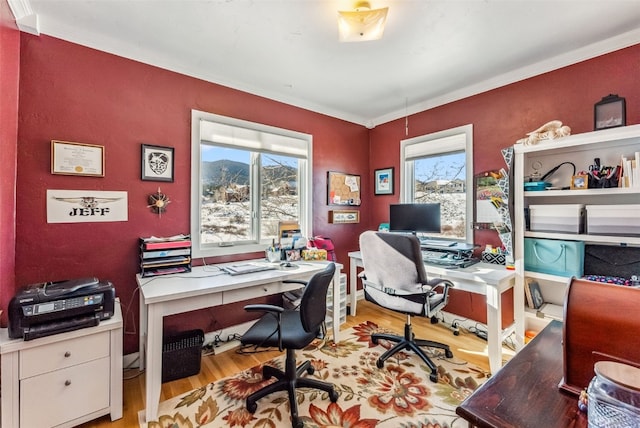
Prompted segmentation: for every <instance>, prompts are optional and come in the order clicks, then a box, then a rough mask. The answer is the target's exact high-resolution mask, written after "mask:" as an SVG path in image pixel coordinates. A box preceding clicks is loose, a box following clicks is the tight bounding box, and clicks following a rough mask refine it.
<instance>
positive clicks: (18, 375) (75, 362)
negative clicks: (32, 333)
mask: <svg viewBox="0 0 640 428" xmlns="http://www.w3.org/2000/svg"><path fill="white" fill-rule="evenodd" d="M0 353H1V354H2V397H1V399H2V427H23V428H31V427H34V428H44V427H73V426H76V425H79V424H81V423H83V422H86V421H90V420H92V419H95V418H97V417H99V416H102V415H105V414H110V415H111V420H116V419H120V418H121V417H122V313H121V310H120V305H119V304H116V310H115V313H114V316H113V317H111V318H110V319H109V320H105V321H102V322H100V324H99V325H98V326H96V327H89V328H83V329H80V330H75V331H71V332H68V333H60V334H55V335H52V336H47V337H43V338H39V339H34V340H30V341H24V340H22V339H9V338H8V334H7V330H6V329H2V330H0Z"/></svg>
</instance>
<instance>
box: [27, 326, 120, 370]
mask: <svg viewBox="0 0 640 428" xmlns="http://www.w3.org/2000/svg"><path fill="white" fill-rule="evenodd" d="M108 356H109V332H108V331H104V332H102V333H98V334H91V335H88V336H83V337H77V338H75V339H69V340H63V341H61V342H55V343H50V344H48V345H42V346H38V347H36V348H31V349H26V350H24V351H22V352H20V379H25V378H29V377H32V376H36V375H39V374H42V373H47V372H51V371H54V370H59V369H62V368H65V367H71V366H74V365H76V364H80V363H84V362H87V361H91V360H95V359H98V358H102V357H108Z"/></svg>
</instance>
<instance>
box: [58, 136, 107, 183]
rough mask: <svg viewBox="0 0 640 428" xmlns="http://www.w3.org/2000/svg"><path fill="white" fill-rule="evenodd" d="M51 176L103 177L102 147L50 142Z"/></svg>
mask: <svg viewBox="0 0 640 428" xmlns="http://www.w3.org/2000/svg"><path fill="white" fill-rule="evenodd" d="M51 174H62V175H86V176H90V177H104V146H96V145H93V144H81V143H70V142H67V141H57V140H51Z"/></svg>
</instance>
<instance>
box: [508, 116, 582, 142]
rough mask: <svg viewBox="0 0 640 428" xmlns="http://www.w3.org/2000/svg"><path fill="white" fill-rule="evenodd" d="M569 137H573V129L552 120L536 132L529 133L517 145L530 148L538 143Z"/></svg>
mask: <svg viewBox="0 0 640 428" xmlns="http://www.w3.org/2000/svg"><path fill="white" fill-rule="evenodd" d="M567 135H571V128H569V127H568V126H566V125H564V126H563V125H562V122H560V121H559V120H552V121H551V122H547V123H545V124H544V125H542V126H541V127H540V128H538V129H536V130H535V131H532V132H529V133H528V134H527V136H526V137H525V138H521V139H519V140H518V141H516V144H524V145H525V146H530V145H533V144H538V142H540V141H542V140H555V139H556V138H561V137H566V136H567Z"/></svg>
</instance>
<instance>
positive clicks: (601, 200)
mask: <svg viewBox="0 0 640 428" xmlns="http://www.w3.org/2000/svg"><path fill="white" fill-rule="evenodd" d="M638 151H640V125H632V126H625V127H619V128H612V129H607V130H601V131H595V132H588V133H584V134H577V135H571V136H568V137H565V138H561V139H558V140H551V141H544V142H541V143H539V144H537V145H532V146H524V145H521V144H516V145H515V146H514V157H515V158H514V220H515V221H514V232H515V235H514V236H515V238H514V240H515V242H514V253H515V261H516V274H517V275H516V288H515V293H516V295H517V297H518V298H519V300H518V301H521V302H522V304H523V305H525V307H526V303H525V300H524V285H525V279H526V278H532V279H535V280H536V281H537V282H538V283H539V285H540V288H541V291H542V295H543V298H544V300H545V301H546V302H549V303H551V304H552V306H551V309H552V310H551V311H550V312H556V313H559V314H562V305H563V302H564V295H565V290H566V287H567V284H568V283H569V279H570V278H567V277H561V276H555V275H548V274H541V273H536V272H528V271H524V238H525V237H532V238H548V239H561V240H569V241H584V242H585V243H589V244H602V245H620V244H625V245H628V246H640V236H638V235H637V234H630V235H628V236H625V235H620V234H617V235H604V234H597V235H596V234H589V233H587V229H585V231H584V233H580V234H577V233H562V232H536V231H530V230H527V228H526V226H525V216H524V212H525V208H528V207H529V205H536V206H538V205H540V206H545V205H560V204H584V205H587V206H589V205H632V204H638V203H640V183H638V185H636V186H634V187H617V188H602V189H580V190H578V189H570V188H569V187H571V186H570V185H571V177H572V175H573V168H572V167H571V165H570V164H564V165H562V166H560V167H559V168H558V169H557V170H556V172H555V173H553V174H552V175H551V176H550V177H549V178H548V179H547V180H546V181H550V182H551V185H552V187H551V189H552V190H539V191H525V190H524V183H525V181H527V179H528V177H530V176H532V175H534V174H535V172H536V171H537V172H538V173H539V174H541V175H544V174H545V173H547V172H548V171H551V170H552V169H553V168H554V167H556V166H558V165H560V164H561V163H563V162H571V163H573V164H574V165H575V166H576V172H579V171H581V170H588V169H589V166H590V165H593V164H594V160H595V159H596V158H599V161H600V165H602V166H616V165H620V163H621V159H622V157H623V156H624V157H627V158H629V159H631V158H633V157H634V154H635V152H638ZM638 167H640V165H638ZM574 187H575V186H574ZM565 188H566V189H565ZM587 227H588V225H587ZM553 305H556V306H557V307H553ZM549 319H550V316H549V314H546V315H545V313H544V309H543V311H542V312H541V313H538V314H536V311H533V310H530V309H529V308H526V310H525V311H524V317H523V318H521V319H516V323H517V324H518V331H519V332H523V331H524V329H525V328H530V329H533V330H539V329H540V327H542V326H544V324H545V323H546V322H548V321H549Z"/></svg>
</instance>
